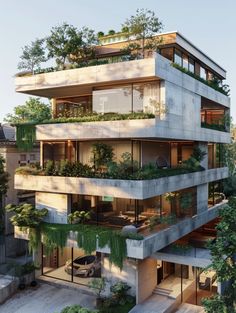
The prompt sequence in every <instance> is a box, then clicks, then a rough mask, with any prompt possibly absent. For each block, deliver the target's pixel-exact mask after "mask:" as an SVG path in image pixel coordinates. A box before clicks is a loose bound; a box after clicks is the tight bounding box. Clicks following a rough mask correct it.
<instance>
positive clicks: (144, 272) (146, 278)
mask: <svg viewBox="0 0 236 313" xmlns="http://www.w3.org/2000/svg"><path fill="white" fill-rule="evenodd" d="M156 285H157V261H156V260H155V259H151V258H146V259H144V260H142V261H138V268H137V285H136V288H137V289H136V290H137V291H136V302H137V303H141V302H142V301H144V300H145V299H147V298H148V297H149V296H151V295H152V292H153V290H154V288H155V287H156Z"/></svg>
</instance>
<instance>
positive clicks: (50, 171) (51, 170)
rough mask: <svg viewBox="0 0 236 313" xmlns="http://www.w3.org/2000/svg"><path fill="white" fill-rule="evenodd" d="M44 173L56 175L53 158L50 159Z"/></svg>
mask: <svg viewBox="0 0 236 313" xmlns="http://www.w3.org/2000/svg"><path fill="white" fill-rule="evenodd" d="M44 173H45V175H46V176H52V175H55V166H54V163H53V161H52V160H48V161H47V162H46V164H45V169H44Z"/></svg>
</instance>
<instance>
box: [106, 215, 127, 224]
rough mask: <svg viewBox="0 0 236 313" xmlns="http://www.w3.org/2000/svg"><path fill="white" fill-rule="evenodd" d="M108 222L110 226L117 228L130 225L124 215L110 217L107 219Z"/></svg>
mask: <svg viewBox="0 0 236 313" xmlns="http://www.w3.org/2000/svg"><path fill="white" fill-rule="evenodd" d="M108 221H109V223H110V224H113V225H119V226H125V225H130V224H131V221H130V220H129V218H128V216H125V215H116V216H111V217H109V219H108Z"/></svg>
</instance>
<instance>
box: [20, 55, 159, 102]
mask: <svg viewBox="0 0 236 313" xmlns="http://www.w3.org/2000/svg"><path fill="white" fill-rule="evenodd" d="M153 78H155V58H148V59H143V60H134V61H127V62H119V63H112V64H104V65H95V66H90V67H84V68H78V69H72V70H64V71H57V72H51V73H43V74H36V75H32V76H25V77H24V76H23V77H16V80H15V87H16V91H17V92H22V93H28V94H31V95H36V96H42V97H52V98H53V97H55V98H56V97H60V96H66V95H67V96H73V95H78V88H79V87H81V86H86V85H87V86H96V85H99V84H106V83H109V84H111V83H114V82H120V81H122V82H125V81H127V82H128V81H138V80H144V79H145V80H147V79H148V80H149V79H153Z"/></svg>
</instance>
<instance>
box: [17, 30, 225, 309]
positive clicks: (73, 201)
mask: <svg viewBox="0 0 236 313" xmlns="http://www.w3.org/2000/svg"><path fill="white" fill-rule="evenodd" d="M160 36H162V37H163V39H164V41H163V43H162V46H160V49H159V53H149V55H147V57H146V58H144V59H140V60H133V61H124V59H125V58H124V57H122V55H121V50H120V49H121V48H122V47H124V45H125V42H124V41H122V38H121V39H120V40H119V42H117V43H115V42H114V43H112V44H109V43H108V44H104V45H102V46H99V47H97V54H98V59H106V60H109V61H110V62H114V63H111V64H104V65H96V66H90V67H84V68H78V69H71V70H65V71H60V72H52V73H44V74H38V75H34V76H24V77H21V76H18V77H16V91H17V92H21V93H27V94H30V95H35V96H41V97H47V98H52V109H53V115H54V118H57V117H78V116H81V114H82V115H86V114H88V113H90V114H91V113H92V112H95V113H98V114H108V113H114V115H115V114H128V113H131V112H137V113H141V112H144V113H153V114H155V118H154V117H153V118H150V119H148V118H146V119H133V120H117V121H114V120H112V121H99V122H83V123H77V122H72V121H71V122H70V123H52V124H41V125H37V126H36V136H37V140H38V141H39V142H40V147H41V153H40V156H41V158H40V162H41V165H42V166H43V165H44V164H45V162H46V161H47V160H53V161H59V160H62V159H69V160H70V161H72V162H76V161H80V162H82V163H83V164H87V163H90V162H91V147H92V144H94V143H96V142H102V143H106V144H107V145H109V146H112V147H113V151H114V154H115V160H116V161H119V160H120V159H121V155H122V154H123V153H124V152H130V153H131V156H132V160H133V161H137V162H138V164H139V165H140V166H143V165H145V164H148V163H150V162H151V163H153V164H155V165H156V167H158V168H160V169H162V170H163V171H165V170H166V173H169V174H166V177H161V178H156V179H146V180H136V181H134V180H128V179H127V180H125V179H99V178H97V179H95V178H81V177H76V178H74V177H66V178H65V177H58V176H57V177H56V176H46V177H45V176H25V175H24V176H23V175H22V176H21V175H17V176H15V188H17V189H21V190H24V189H27V190H32V191H36V206H37V207H38V208H42V207H47V208H48V209H49V217H48V220H47V221H49V222H51V223H62V224H63V223H67V216H68V214H69V213H71V212H72V211H73V210H75V209H77V210H82V209H83V210H91V211H92V212H93V213H94V214H93V216H92V220H91V221H90V223H92V221H94V222H95V223H97V224H98V225H102V226H105V227H112V228H116V229H122V228H123V227H124V226H127V225H132V224H134V225H135V226H136V227H137V229H138V232H139V233H140V234H143V236H144V239H143V240H142V241H138V242H137V241H134V240H127V260H126V261H125V263H124V267H123V270H122V271H121V272H120V271H119V269H118V268H116V267H115V266H114V265H112V266H109V262H108V255H109V250H108V249H100V248H97V251H94V254H97V256H98V257H101V273H100V274H101V275H102V276H104V277H107V278H109V281H110V282H114V281H116V280H117V279H121V280H124V281H127V283H128V284H129V285H131V287H132V289H131V290H132V293H133V294H134V295H135V296H136V301H137V303H141V302H143V301H144V300H146V299H147V298H148V297H149V296H151V295H152V294H153V292H154V294H155V293H157V294H159V295H162V297H164V298H163V299H167V300H168V301H166V302H165V305H169V306H170V305H176V304H178V303H180V302H189V303H192V304H195V303H198V304H200V303H201V298H202V297H203V296H208V295H211V294H212V293H214V292H216V290H217V283H216V275H215V273H214V272H212V271H210V272H209V273H208V274H205V273H204V272H202V270H201V268H204V267H205V266H206V265H208V264H209V262H210V261H209V257H210V256H209V252H208V251H207V250H206V249H205V247H204V245H205V243H206V241H207V239H212V238H214V237H215V235H216V231H215V224H216V223H217V216H218V210H219V209H220V208H222V207H223V205H224V203H225V201H224V199H223V198H224V197H223V194H222V193H221V180H222V179H224V178H226V177H228V168H227V167H225V165H224V160H223V158H222V155H223V145H224V144H226V143H229V142H230V133H229V131H228V129H227V125H226V124H225V122H224V121H225V120H226V116H227V115H228V114H229V110H230V99H229V97H228V96H226V95H225V94H223V93H222V92H219V91H217V90H215V89H214V88H212V87H211V86H209V85H207V83H208V84H210V83H209V82H210V81H212V80H213V79H214V80H215V79H218V80H220V81H221V80H224V79H225V78H226V71H225V70H224V69H223V68H222V67H221V66H220V65H218V64H217V63H216V62H215V61H213V60H212V59H211V58H209V57H208V56H207V55H206V54H205V53H203V52H202V51H201V50H200V49H198V48H197V47H196V46H195V45H193V44H192V43H191V42H189V41H188V40H187V39H186V38H185V37H183V36H182V35H181V34H179V33H178V32H172V33H166V34H162V35H160ZM103 42H105V41H103ZM172 62H174V63H176V64H177V65H179V67H178V68H176V67H174V66H173V65H172ZM184 69H185V70H186V71H188V73H184V72H183V71H184ZM191 73H192V76H191V75H190V74H191ZM193 74H195V75H196V76H195V77H194V76H193ZM198 76H199V77H201V79H202V80H201V81H200V80H199V78H198ZM194 147H199V148H200V149H201V151H203V152H205V153H206V155H205V157H204V159H203V160H202V161H201V165H202V167H204V168H205V170H203V171H197V172H192V173H186V174H180V175H171V168H174V167H177V166H178V165H179V164H181V163H183V162H184V161H186V160H188V159H189V158H190V156H191V154H192V153H193V149H194ZM174 196H176V197H174ZM183 202H184V204H183ZM174 216H175V219H174V220H173V221H172V223H171V224H170V225H167V224H166V223H167V220H168V218H170V217H174ZM159 217H160V219H159V225H157V226H156V227H154V229H153V230H152V231H150V230H149V226H148V225H149V223H150V218H159ZM16 236H18V237H19V238H21V234H20V233H16ZM71 240H72V239H71ZM170 245H171V246H170ZM40 249H41V248H40ZM59 250H60V249H55V251H54V252H53V253H52V254H51V255H50V256H47V255H46V254H45V250H44V247H43V246H42V249H41V250H40V251H38V252H39V255H41V257H39V258H38V262H41V267H42V271H41V274H42V275H46V276H50V277H54V278H57V279H63V280H68V281H72V282H74V283H78V284H87V282H88V281H89V279H90V278H85V277H83V278H81V277H79V276H76V275H73V273H72V275H70V274H68V272H65V271H64V266H65V264H66V261H67V260H68V259H76V258H77V257H79V256H81V255H82V254H83V251H81V250H80V249H78V247H76V244H75V245H74V248H71V241H70V245H69V246H68V247H66V248H64V250H63V251H62V253H58V251H59ZM66 266H68V263H67V265H66ZM134 312H135V311H134Z"/></svg>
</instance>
